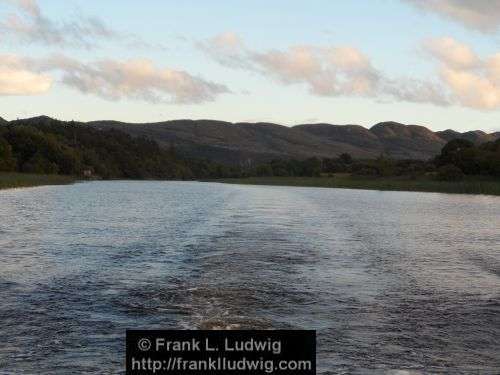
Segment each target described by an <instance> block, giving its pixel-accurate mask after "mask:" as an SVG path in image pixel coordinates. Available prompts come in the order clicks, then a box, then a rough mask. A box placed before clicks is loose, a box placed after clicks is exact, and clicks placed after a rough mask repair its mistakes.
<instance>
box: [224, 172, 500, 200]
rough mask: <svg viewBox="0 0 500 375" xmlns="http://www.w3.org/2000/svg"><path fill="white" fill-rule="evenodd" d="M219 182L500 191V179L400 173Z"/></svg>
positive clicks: (459, 192) (445, 190) (403, 189)
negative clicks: (443, 178) (436, 177)
mask: <svg viewBox="0 0 500 375" xmlns="http://www.w3.org/2000/svg"><path fill="white" fill-rule="evenodd" d="M217 181H218V182H224V183H233V184H248V185H279V186H305V187H324V188H345V189H369V190H400V191H427V192H438V193H457V194H490V195H500V180H487V179H483V178H480V177H477V178H475V177H468V178H467V179H465V180H463V181H456V182H455V181H453V182H452V181H437V180H433V179H430V178H419V179H409V178H408V179H404V178H396V177H379V178H370V177H352V176H349V175H336V176H334V177H248V178H228V179H221V180H217Z"/></svg>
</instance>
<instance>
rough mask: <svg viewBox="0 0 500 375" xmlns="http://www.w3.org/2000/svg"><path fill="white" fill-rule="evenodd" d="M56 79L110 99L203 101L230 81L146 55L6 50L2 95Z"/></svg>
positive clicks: (1, 61) (0, 67) (40, 88)
mask: <svg viewBox="0 0 500 375" xmlns="http://www.w3.org/2000/svg"><path fill="white" fill-rule="evenodd" d="M49 74H50V75H49ZM56 79H57V80H58V81H59V83H60V84H63V85H65V86H68V87H71V88H73V89H76V90H78V91H80V92H82V93H85V94H91V95H97V96H99V97H102V98H105V99H108V100H120V99H125V98H126V99H135V100H144V101H147V102H150V103H177V104H197V103H202V102H209V101H213V100H215V98H216V97H217V96H218V95H220V94H222V93H227V92H229V89H228V88H227V87H226V86H224V85H221V84H218V83H214V82H211V81H207V80H205V79H203V78H200V77H196V76H193V75H191V74H189V73H187V72H185V71H180V70H174V69H169V68H158V67H156V66H155V65H154V64H153V63H152V62H151V61H150V60H145V59H143V60H127V61H116V60H101V61H96V62H91V63H82V62H79V61H77V60H75V59H72V58H69V57H66V56H64V55H54V56H52V57H49V58H45V59H33V58H21V57H18V56H15V55H3V56H2V55H0V95H30V94H41V93H44V92H46V91H48V90H49V88H50V86H51V84H52V82H53V81H55V80H56Z"/></svg>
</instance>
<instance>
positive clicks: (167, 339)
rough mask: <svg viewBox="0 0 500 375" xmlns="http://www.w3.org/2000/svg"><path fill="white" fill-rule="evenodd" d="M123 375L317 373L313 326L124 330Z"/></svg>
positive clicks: (300, 374) (289, 374)
mask: <svg viewBox="0 0 500 375" xmlns="http://www.w3.org/2000/svg"><path fill="white" fill-rule="evenodd" d="M126 361H127V362H126V371H127V372H126V373H127V375H149V374H156V375H157V374H170V375H194V374H196V375H228V374H231V375H233V374H248V375H250V374H252V375H256V374H283V375H311V374H315V373H316V331H295V330H277V331H243V330H240V331H198V330H196V331H186V330H162V331H142V330H127V358H126Z"/></svg>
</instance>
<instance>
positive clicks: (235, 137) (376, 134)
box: [10, 116, 500, 164]
mask: <svg viewBox="0 0 500 375" xmlns="http://www.w3.org/2000/svg"><path fill="white" fill-rule="evenodd" d="M48 120H50V118H48V117H46V116H40V117H36V118H32V119H26V120H22V121H23V122H24V123H26V121H28V122H30V121H32V122H36V123H44V122H46V121H48ZM10 123H16V121H11V122H10ZM80 124H81V125H84V126H90V127H93V128H96V129H112V128H113V129H118V130H121V131H124V132H126V133H128V134H130V135H132V136H143V137H146V138H149V139H153V140H155V141H156V142H158V143H159V144H160V146H163V147H170V146H174V147H175V149H176V151H177V152H178V153H180V154H182V155H184V156H187V157H193V158H205V159H210V160H213V161H217V162H224V163H227V164H241V163H248V162H252V163H255V162H260V161H269V160H272V159H291V158H296V159H305V158H308V157H312V156H317V157H335V156H338V155H340V154H342V153H349V154H351V155H352V156H353V157H355V158H360V159H369V158H376V157H378V156H380V155H381V154H384V155H387V156H389V157H392V158H395V159H429V158H431V157H433V156H435V155H437V154H438V153H439V152H440V150H441V148H442V147H443V145H445V144H446V143H447V142H448V141H449V140H451V139H454V138H464V139H468V140H470V141H472V142H474V143H476V144H479V143H483V142H487V141H492V140H495V139H497V138H500V133H498V132H497V133H492V134H487V133H485V132H482V131H479V130H477V131H469V132H465V133H459V132H456V131H453V130H445V131H439V132H433V131H431V130H429V129H428V128H426V127H424V126H418V125H404V124H401V123H397V122H392V121H389V122H381V123H378V124H375V125H373V126H372V127H371V128H370V129H367V128H365V127H362V126H359V125H331V124H304V125H296V126H293V127H287V126H282V125H278V124H273V123H230V122H224V121H214V120H173V121H165V122H157V123H140V124H137V123H125V122H118V121H92V122H87V123H80Z"/></svg>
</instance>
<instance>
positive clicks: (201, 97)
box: [0, 0, 500, 132]
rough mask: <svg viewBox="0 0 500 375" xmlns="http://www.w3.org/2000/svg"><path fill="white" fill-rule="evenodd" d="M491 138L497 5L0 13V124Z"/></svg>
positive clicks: (4, 6) (222, 3) (493, 1)
mask: <svg viewBox="0 0 500 375" xmlns="http://www.w3.org/2000/svg"><path fill="white" fill-rule="evenodd" d="M38 115H47V116H51V117H54V118H58V119H62V120H80V121H91V120H102V119H112V120H120V121H128V122H156V121H165V120H172V119H180V118H191V119H201V118H203V119H217V120H225V121H232V122H274V123H279V124H283V125H287V126H292V125H296V124H301V123H323V122H325V123H332V124H359V125H363V126H366V127H370V126H372V125H373V124H376V123H377V122H381V121H398V122H402V123H405V124H417V125H424V126H427V127H429V128H430V129H433V130H445V129H450V128H451V129H454V130H458V131H468V130H475V129H480V130H483V131H486V132H492V131H500V0H475V1H473V0H373V1H372V0H370V1H368V0H365V1H362V0H358V1H347V0H346V1H333V0H315V1H313V2H311V1H305V0H302V1H298V0H273V1H269V0H266V1H264V0H252V1H242V0H239V1H235V0H212V1H210V2H208V1H201V0H185V1H169V0H162V1H154V0H143V1H132V0H107V1H97V0H65V1H62V0H38V1H37V0H0V116H1V117H3V118H5V119H8V120H12V119H16V118H25V117H32V116H38Z"/></svg>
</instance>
